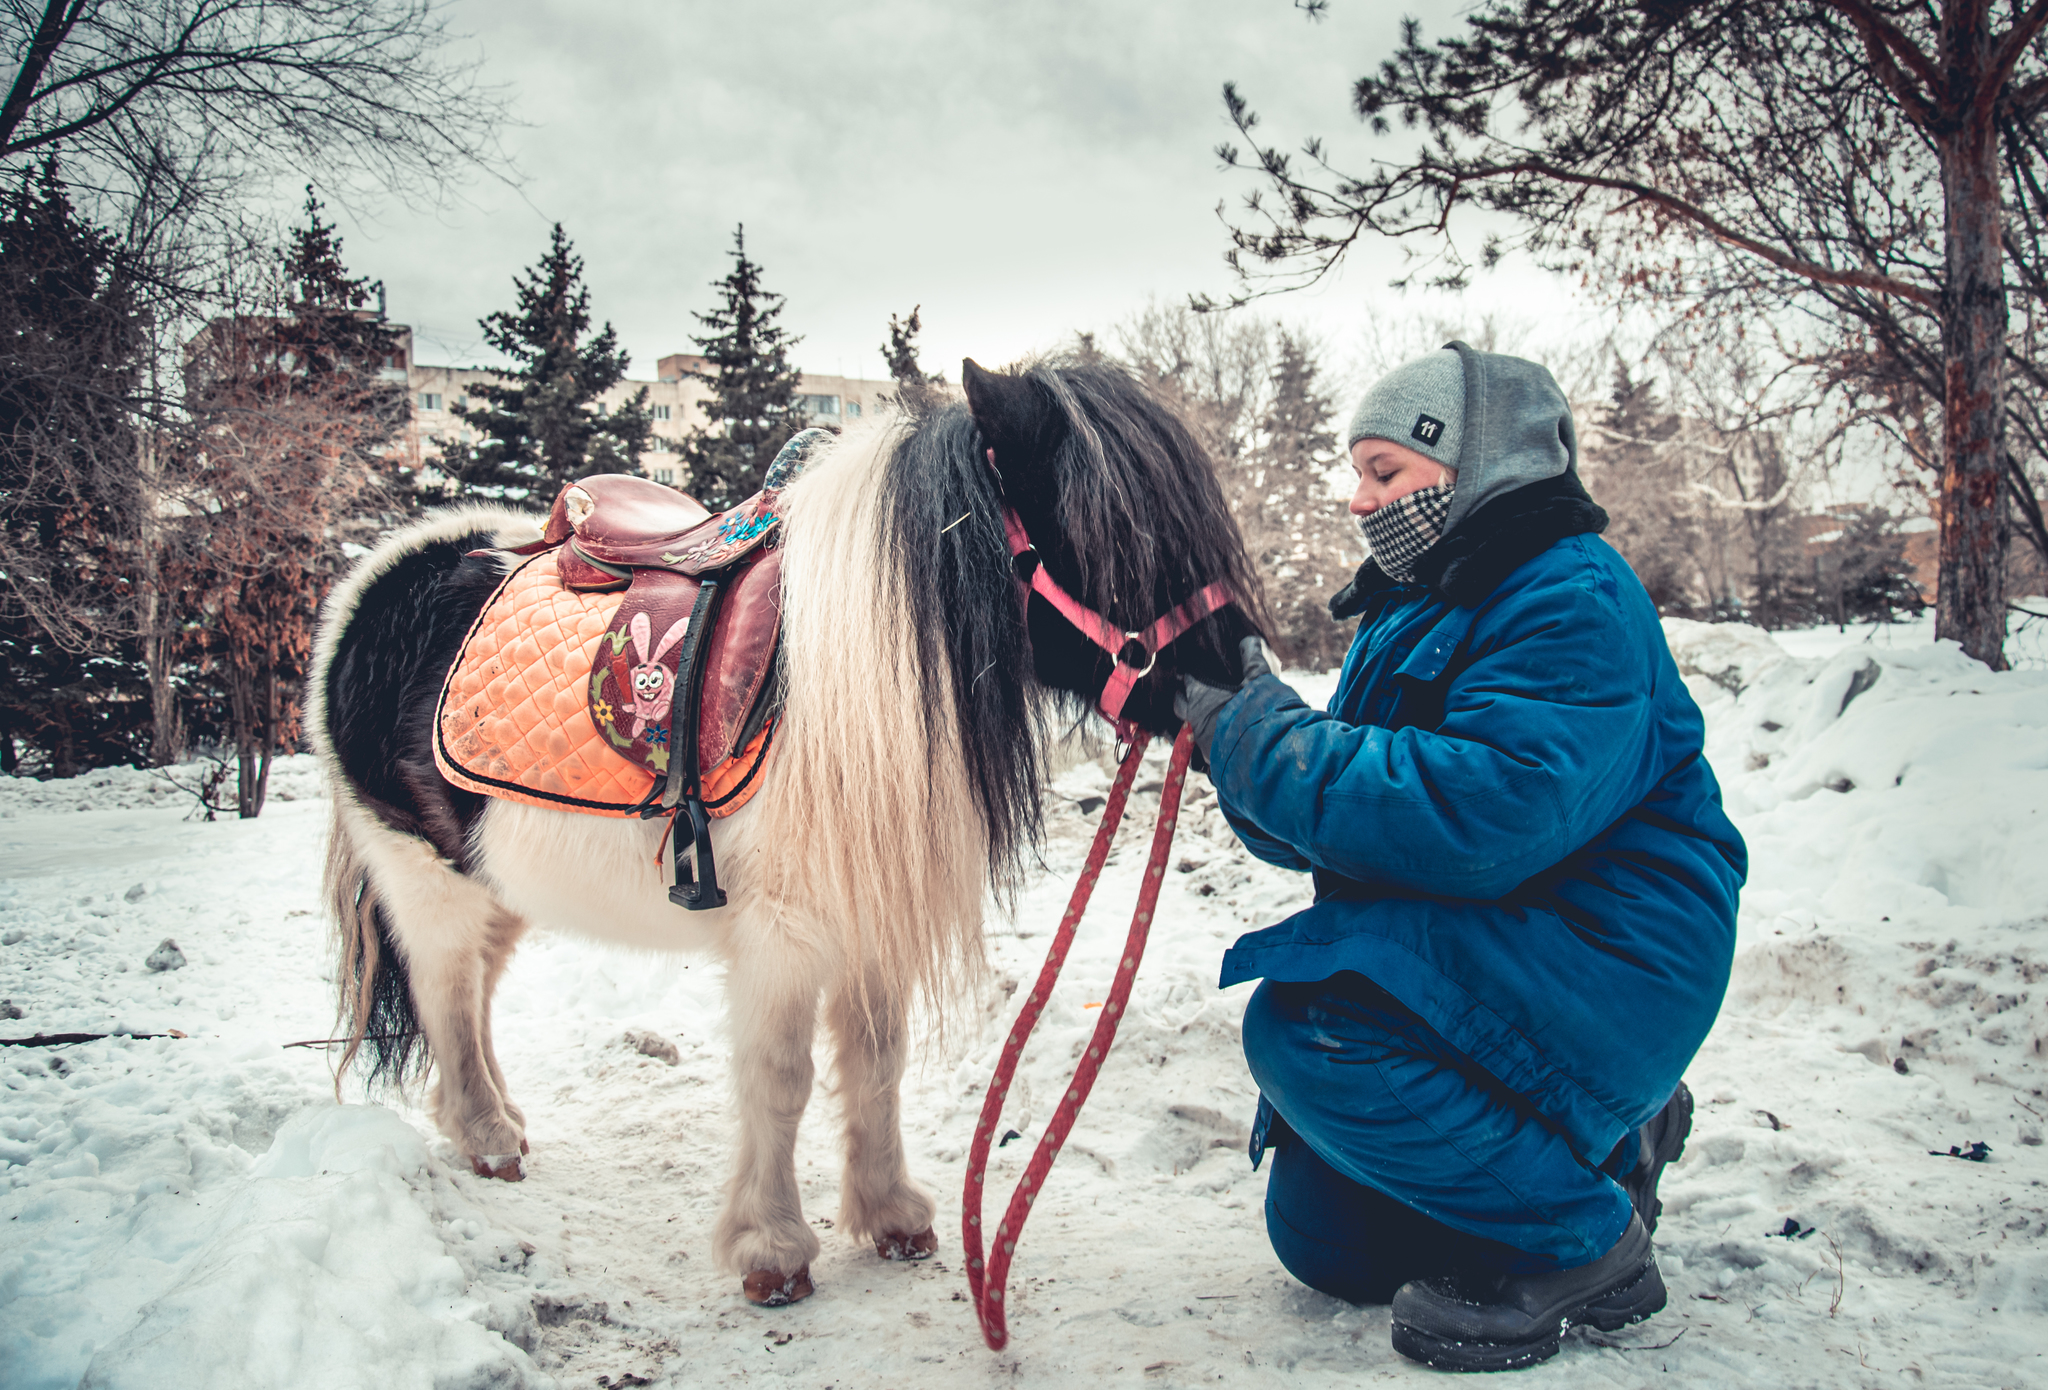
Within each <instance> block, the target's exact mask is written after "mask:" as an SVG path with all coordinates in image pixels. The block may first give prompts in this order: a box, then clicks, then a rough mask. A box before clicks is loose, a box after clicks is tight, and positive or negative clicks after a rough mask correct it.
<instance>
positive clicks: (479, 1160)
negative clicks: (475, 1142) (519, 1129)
mask: <svg viewBox="0 0 2048 1390" xmlns="http://www.w3.org/2000/svg"><path fill="white" fill-rule="evenodd" d="M524 1151H525V1149H524V1146H523V1145H522V1146H521V1152H522V1153H523V1152H524ZM469 1167H470V1171H472V1172H474V1173H475V1174H476V1175H477V1176H478V1177H480V1178H497V1179H499V1180H500V1181H501V1182H518V1181H519V1180H520V1179H522V1178H524V1177H525V1176H526V1164H525V1163H523V1162H521V1161H520V1158H519V1154H471V1155H470V1158H469Z"/></svg>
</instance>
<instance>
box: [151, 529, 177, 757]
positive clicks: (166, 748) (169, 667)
mask: <svg viewBox="0 0 2048 1390" xmlns="http://www.w3.org/2000/svg"><path fill="white" fill-rule="evenodd" d="M145 567H146V570H147V577H146V578H145V579H144V581H143V586H144V588H143V596H142V664H143V668H144V669H145V670H146V671H147V672H148V673H149V713H150V724H151V729H152V733H151V737H150V748H149V760H150V761H151V762H152V763H154V764H155V765H156V766H158V767H169V766H170V765H171V764H172V763H174V762H177V761H178V760H179V759H180V758H182V757H183V756H184V755H185V730H184V726H183V724H182V722H181V721H180V720H179V718H178V687H177V682H176V673H175V670H174V667H175V665H176V643H175V641H174V638H175V619H174V615H173V614H172V612H171V606H170V604H168V603H166V602H165V601H164V596H163V593H162V591H161V590H160V589H159V587H158V580H159V571H158V569H157V563H156V559H155V557H151V558H150V559H149V560H147V561H145Z"/></svg>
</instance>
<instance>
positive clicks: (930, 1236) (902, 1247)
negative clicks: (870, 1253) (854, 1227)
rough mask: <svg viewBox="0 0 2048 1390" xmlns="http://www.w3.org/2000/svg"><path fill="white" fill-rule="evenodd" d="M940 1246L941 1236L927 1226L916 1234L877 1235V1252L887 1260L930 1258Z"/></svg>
mask: <svg viewBox="0 0 2048 1390" xmlns="http://www.w3.org/2000/svg"><path fill="white" fill-rule="evenodd" d="M938 1248H939V1237H938V1235H937V1233H936V1232H934V1231H933V1230H932V1228H931V1227H929V1226H927V1227H925V1228H924V1229H923V1230H922V1231H919V1232H918V1233H917V1234H916V1235H914V1236H898V1235H884V1236H876V1237H875V1253H876V1254H877V1255H880V1256H881V1257H882V1258H883V1259H885V1260H929V1259H930V1258H931V1257H932V1255H933V1253H934V1252H935V1251H937V1250H938Z"/></svg>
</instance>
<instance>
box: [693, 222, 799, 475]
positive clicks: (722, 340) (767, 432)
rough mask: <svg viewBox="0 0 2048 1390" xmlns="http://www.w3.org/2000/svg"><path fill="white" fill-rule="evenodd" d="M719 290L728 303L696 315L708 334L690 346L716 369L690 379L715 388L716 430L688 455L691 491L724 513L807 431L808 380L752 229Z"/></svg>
mask: <svg viewBox="0 0 2048 1390" xmlns="http://www.w3.org/2000/svg"><path fill="white" fill-rule="evenodd" d="M712 288H713V289H715V290H717V291H718V292H719V295H720V296H721V303H720V304H719V306H718V307H717V308H715V309H713V310H712V311H711V312H710V313H708V314H698V315H697V316H696V317H697V322H699V323H701V324H703V325H704V327H705V329H706V330H707V331H706V333H705V335H704V336H703V337H701V338H699V337H693V338H691V339H690V341H691V342H693V343H695V344H696V345H697V349H698V351H699V352H701V353H702V354H703V355H704V358H705V360H706V361H707V362H708V363H709V364H710V367H709V369H708V370H701V371H693V372H691V373H689V375H690V376H692V377H694V378H695V379H697V380H698V381H701V382H704V383H705V384H706V385H708V386H709V387H710V388H711V396H710V399H708V400H706V401H705V402H704V409H705V412H706V413H707V414H708V415H710V417H711V424H710V426H709V427H708V428H706V427H704V426H699V427H698V428H696V429H695V430H693V431H691V433H690V434H689V435H688V436H687V437H686V438H685V439H684V440H683V450H682V452H683V462H684V463H685V464H686V465H687V466H688V468H689V470H690V481H689V488H690V491H691V492H692V493H693V494H694V495H695V496H696V498H697V500H698V501H700V502H702V503H703V504H704V505H705V506H707V507H709V508H711V509H712V510H713V511H722V510H724V509H725V508H727V507H730V506H732V505H733V504H734V503H736V502H740V501H744V500H745V499H746V498H747V497H749V496H751V495H752V494H753V493H754V492H756V491H758V490H759V489H760V486H761V477H762V475H763V474H765V473H766V472H767V471H768V465H769V464H770V463H772V462H774V460H775V454H776V451H777V450H779V449H781V448H782V446H783V445H784V444H785V443H786V442H788V440H789V438H790V436H792V435H794V434H795V433H796V432H797V431H799V430H801V429H803V428H804V426H805V424H806V421H805V420H804V417H803V413H802V412H801V411H799V410H798V409H797V408H796V405H795V401H796V388H797V386H798V384H799V383H800V382H801V380H802V373H800V372H798V371H797V369H796V368H795V367H794V366H792V365H790V361H789V352H790V349H791V348H794V347H795V346H796V345H797V344H798V343H800V342H802V341H803V340H802V339H801V338H798V337H795V336H793V335H792V334H791V333H790V332H789V330H788V329H786V328H784V327H782V326H781V325H780V324H779V323H777V322H776V320H777V319H778V318H779V317H780V316H781V314H782V305H783V297H782V296H781V295H779V294H770V293H768V291H767V290H765V289H763V288H762V287H761V267H760V266H759V265H757V264H756V263H754V262H753V261H751V260H748V259H747V238H746V227H745V225H744V224H743V225H741V226H740V227H738V228H737V229H735V230H734V232H733V234H732V271H731V273H729V274H728V275H727V276H726V277H725V278H724V279H722V280H715V281H713V282H712Z"/></svg>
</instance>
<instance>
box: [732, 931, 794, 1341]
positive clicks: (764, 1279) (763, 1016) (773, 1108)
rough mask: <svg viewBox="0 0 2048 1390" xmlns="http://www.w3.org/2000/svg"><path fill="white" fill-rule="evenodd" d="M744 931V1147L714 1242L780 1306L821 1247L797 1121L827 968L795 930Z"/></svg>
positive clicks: (737, 1071) (740, 1035)
mask: <svg viewBox="0 0 2048 1390" xmlns="http://www.w3.org/2000/svg"><path fill="white" fill-rule="evenodd" d="M767 934H768V935H770V936H775V935H777V934H776V933H774V932H773V931H772V929H771V930H770V932H769V933H767ZM736 935H738V936H739V937H740V938H741V940H742V941H743V942H744V944H743V945H742V946H741V947H740V949H739V950H738V951H737V952H736V954H735V956H734V958H733V960H732V963H731V966H730V968H729V970H728V971H727V974H726V1012H727V1018H728V1020H729V1025H728V1026H729V1027H730V1028H731V1030H732V1073H733V1091H734V1094H735V1096H736V1098H737V1100H738V1102H739V1131H740V1132H739V1152H738V1153H737V1154H736V1155H735V1159H734V1163H733V1173H732V1181H731V1182H730V1183H729V1184H728V1186H727V1188H726V1193H725V1207H724V1209H723V1210H722V1211H720V1212H719V1215H718V1226H717V1229H716V1231H715V1232H714V1233H713V1236H712V1249H713V1252H714V1254H715V1255H716V1257H717V1259H718V1263H719V1264H720V1266H721V1267H723V1268H725V1269H729V1270H732V1271H734V1272H735V1273H738V1274H740V1275H741V1276H742V1277H743V1287H744V1288H745V1291H746V1295H747V1298H748V1299H749V1300H750V1301H752V1302H754V1303H761V1304H767V1305H770V1306H775V1305H780V1304H784V1303H794V1302H795V1301H796V1300H798V1299H800V1298H804V1297H806V1296H808V1295H809V1294H810V1292H811V1272H810V1266H811V1261H812V1260H814V1259H816V1258H817V1255H818V1249H819V1245H818V1237H817V1234H816V1233H815V1232H813V1231H812V1230H811V1228H810V1227H809V1226H808V1225H807V1224H805V1222H804V1214H803V1199H802V1196H801V1194H800V1193H799V1192H798V1190H797V1183H796V1130H797V1125H798V1123H799V1122H800V1121H801V1120H802V1119H803V1114H804V1107H805V1106H806V1105H807V1104H808V1103H809V1101H810V1097H811V1082H812V1079H813V1067H812V1063H811V1039H812V1036H813V1034H814V1033H815V1031H816V1027H817V1014H818V992H819V976H820V971H819V969H818V967H817V963H816V960H815V958H814V957H813V956H811V954H810V953H809V952H807V951H805V950H804V949H802V948H801V947H798V946H796V945H794V944H793V943H790V942H788V941H787V939H786V938H784V939H781V940H779V941H762V940H759V939H754V940H751V941H749V940H747V939H746V938H747V936H748V933H746V932H745V931H744V930H742V931H741V932H739V933H736Z"/></svg>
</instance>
